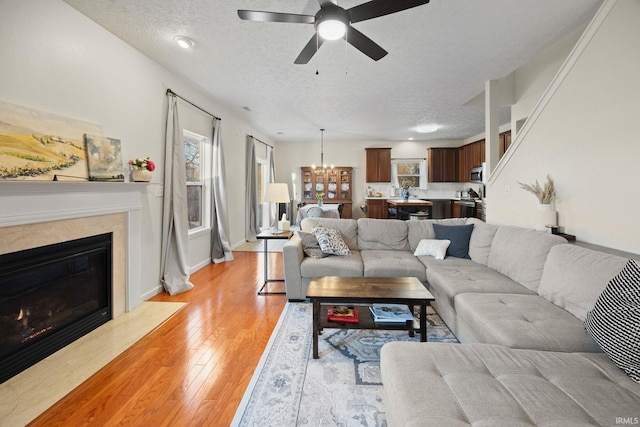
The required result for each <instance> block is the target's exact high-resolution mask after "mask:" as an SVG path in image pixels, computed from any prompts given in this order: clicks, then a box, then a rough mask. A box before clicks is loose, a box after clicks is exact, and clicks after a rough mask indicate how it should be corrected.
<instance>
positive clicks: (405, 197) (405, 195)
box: [400, 188, 409, 202]
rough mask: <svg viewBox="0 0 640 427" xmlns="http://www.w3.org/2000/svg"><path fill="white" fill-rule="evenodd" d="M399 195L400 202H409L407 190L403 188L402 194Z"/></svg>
mask: <svg viewBox="0 0 640 427" xmlns="http://www.w3.org/2000/svg"><path fill="white" fill-rule="evenodd" d="M400 194H402V200H404V201H405V202H406V201H408V200H409V189H408V188H403V189H402V192H401V193H400Z"/></svg>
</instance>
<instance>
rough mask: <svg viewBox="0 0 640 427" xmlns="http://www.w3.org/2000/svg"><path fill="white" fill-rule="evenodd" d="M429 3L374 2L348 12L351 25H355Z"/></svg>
mask: <svg viewBox="0 0 640 427" xmlns="http://www.w3.org/2000/svg"><path fill="white" fill-rule="evenodd" d="M427 3H429V0H372V1H370V2H367V3H363V4H361V5H358V6H354V7H352V8H351V9H348V10H347V12H348V13H349V18H350V20H351V23H354V22H360V21H365V20H367V19H372V18H378V17H380V16H384V15H390V14H392V13H396V12H401V11H403V10H407V9H411V8H412V7H416V6H422V5H423V4H427Z"/></svg>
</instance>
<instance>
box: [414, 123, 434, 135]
mask: <svg viewBox="0 0 640 427" xmlns="http://www.w3.org/2000/svg"><path fill="white" fill-rule="evenodd" d="M437 130H438V125H420V126H416V132H418V133H431V132H435V131H437Z"/></svg>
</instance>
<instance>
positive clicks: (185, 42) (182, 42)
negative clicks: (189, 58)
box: [173, 36, 196, 49]
mask: <svg viewBox="0 0 640 427" xmlns="http://www.w3.org/2000/svg"><path fill="white" fill-rule="evenodd" d="M173 40H175V42H176V43H178V46H180V47H181V48H183V49H190V48H192V47H193V46H194V45H195V44H196V42H194V41H193V40H192V39H190V38H189V37H186V36H175V37H174V38H173Z"/></svg>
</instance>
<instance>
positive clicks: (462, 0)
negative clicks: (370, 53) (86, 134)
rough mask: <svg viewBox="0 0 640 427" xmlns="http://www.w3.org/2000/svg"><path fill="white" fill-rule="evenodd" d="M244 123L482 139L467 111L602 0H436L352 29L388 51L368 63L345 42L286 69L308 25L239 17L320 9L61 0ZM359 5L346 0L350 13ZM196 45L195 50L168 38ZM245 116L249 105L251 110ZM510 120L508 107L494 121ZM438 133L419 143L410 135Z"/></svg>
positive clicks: (385, 136)
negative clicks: (431, 127)
mask: <svg viewBox="0 0 640 427" xmlns="http://www.w3.org/2000/svg"><path fill="white" fill-rule="evenodd" d="M65 1H66V3H68V4H69V5H71V6H72V7H74V8H76V9H77V10H79V11H80V12H82V13H83V14H85V15H87V16H88V17H89V18H91V19H93V20H94V21H96V22H97V23H98V24H100V25H101V26H103V27H104V28H106V29H107V30H109V31H111V32H112V33H113V34H115V35H116V36H118V37H120V38H121V39H123V40H124V41H126V42H127V43H129V44H130V45H132V46H133V47H135V48H136V49H138V50H140V51H141V52H143V53H145V54H146V55H147V56H149V57H150V58H152V59H154V60H155V61H156V62H158V63H160V64H162V65H163V66H165V67H166V68H168V69H169V70H171V71H173V72H174V73H176V74H178V75H181V76H183V77H185V78H186V79H188V80H190V81H191V82H193V83H194V84H195V85H197V86H198V87H200V88H202V89H203V90H204V91H206V92H208V93H209V94H210V95H211V96H212V97H213V98H215V99H217V100H218V101H220V102H222V103H223V104H225V105H227V106H228V107H229V108H230V109H231V110H233V111H234V112H237V114H238V115H239V116H240V117H244V118H246V120H248V121H249V122H250V123H252V124H253V125H254V126H255V127H256V128H258V129H260V130H261V131H263V132H264V133H265V134H267V135H269V136H270V137H272V138H273V139H274V140H276V141H301V142H304V141H317V140H318V138H319V129H320V128H326V129H327V131H326V132H325V141H356V140H368V141H371V140H375V141H404V140H407V139H408V138H410V137H414V138H415V139H416V140H434V139H462V138H466V137H469V136H472V135H476V134H478V133H481V132H483V131H484V108H483V107H482V106H477V105H476V106H473V105H470V106H465V105H464V104H465V103H466V102H467V101H469V100H470V99H472V98H474V97H475V96H477V95H478V94H479V93H481V92H482V91H483V90H484V83H485V81H487V80H494V79H500V78H502V77H504V76H506V75H508V74H510V73H511V72H512V71H514V70H515V69H517V68H518V67H520V66H521V65H523V64H525V63H527V62H528V61H530V60H531V59H532V58H533V57H535V56H536V55H537V54H538V53H540V52H541V51H542V50H543V49H544V48H546V47H548V46H549V45H551V44H553V43H554V42H555V41H557V40H558V39H559V38H561V37H563V36H565V35H566V34H568V33H569V32H571V31H572V30H574V29H576V28H577V27H578V26H579V25H581V24H583V23H585V22H587V21H588V20H589V19H591V17H593V15H594V14H595V12H596V10H597V8H598V7H599V5H600V4H601V3H602V1H601V0H562V1H558V0H482V1H480V0H431V2H430V3H429V4H427V5H424V6H419V7H416V8H413V9H410V10H407V11H403V12H399V13H395V14H392V15H387V16H383V17H380V18H376V19H372V20H369V21H363V22H359V23H357V24H354V27H355V28H357V29H358V30H360V31H361V32H362V33H364V34H365V35H367V36H368V37H370V38H371V39H373V40H374V41H375V42H376V43H378V44H379V45H380V46H382V47H383V48H384V49H385V50H387V51H388V52H389V54H388V55H387V56H386V57H384V58H382V59H381V60H380V61H377V62H376V61H373V60H371V59H369V58H368V57H366V56H365V55H363V54H362V53H360V52H359V51H358V50H356V49H354V48H353V47H351V46H350V45H349V46H347V45H346V43H345V42H344V40H339V41H336V42H325V43H324V45H323V46H322V47H321V48H320V50H319V51H318V53H316V55H315V56H314V57H313V58H312V59H311V61H310V62H309V64H307V65H295V64H294V63H293V61H294V60H295V58H296V57H297V56H298V54H299V53H300V51H301V50H302V48H303V47H304V45H305V44H306V43H307V41H308V40H309V39H310V38H311V37H312V35H313V33H314V27H313V25H308V24H289V23H268V22H248V21H242V20H240V19H239V18H238V15H237V9H253V10H264V11H274V12H287V13H297V14H308V15H314V14H315V13H316V12H317V10H318V9H319V4H318V0H286V1H284V0H153V1H149V0H65ZM361 3H363V0H341V1H339V5H340V6H342V7H344V8H346V9H348V8H350V7H353V6H355V5H358V4H361ZM176 35H185V36H188V37H190V38H192V39H193V40H195V42H196V45H195V47H194V48H193V49H191V50H190V51H186V50H183V49H181V48H179V47H178V46H177V45H176V44H175V42H174V40H173V38H174V36H176ZM243 107H248V108H249V109H250V111H246V110H245V109H244V108H243ZM508 121H509V115H508V109H507V108H503V109H502V112H501V122H502V123H506V122H508ZM423 123H436V124H438V125H440V126H441V129H440V130H438V131H437V132H435V133H432V134H418V133H416V132H415V131H414V129H413V128H415V126H417V125H419V124H423Z"/></svg>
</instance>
